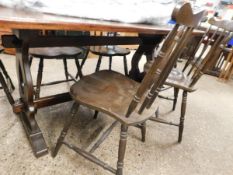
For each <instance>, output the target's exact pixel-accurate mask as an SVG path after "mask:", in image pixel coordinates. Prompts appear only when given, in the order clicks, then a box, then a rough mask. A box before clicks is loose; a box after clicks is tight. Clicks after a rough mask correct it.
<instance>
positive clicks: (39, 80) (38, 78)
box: [35, 58, 44, 99]
mask: <svg viewBox="0 0 233 175" xmlns="http://www.w3.org/2000/svg"><path fill="white" fill-rule="evenodd" d="M43 68H44V58H40V63H39V68H38V74H37V81H36V93H35V99H38V98H39V97H40V87H41V81H42V74H43Z"/></svg>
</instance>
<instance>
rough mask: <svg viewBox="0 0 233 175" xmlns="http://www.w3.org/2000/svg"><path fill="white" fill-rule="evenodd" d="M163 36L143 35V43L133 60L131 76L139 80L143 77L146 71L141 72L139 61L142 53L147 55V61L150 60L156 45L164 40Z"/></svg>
mask: <svg viewBox="0 0 233 175" xmlns="http://www.w3.org/2000/svg"><path fill="white" fill-rule="evenodd" d="M163 37H164V36H163V35H156V36H151V35H141V39H142V44H140V45H139V47H138V49H137V50H136V52H135V53H134V55H133V58H132V61H131V70H130V71H129V77H130V78H132V79H133V80H135V81H138V82H140V81H141V80H142V79H143V77H144V75H145V73H144V72H140V70H139V61H140V60H141V58H142V55H146V58H147V61H149V60H150V59H151V58H152V55H153V52H154V49H155V47H156V46H157V45H158V44H159V43H160V42H161V41H162V39H163Z"/></svg>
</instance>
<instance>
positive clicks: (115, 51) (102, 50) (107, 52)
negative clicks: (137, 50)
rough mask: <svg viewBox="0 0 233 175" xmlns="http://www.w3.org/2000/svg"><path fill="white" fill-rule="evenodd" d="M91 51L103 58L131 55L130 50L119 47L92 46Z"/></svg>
mask: <svg viewBox="0 0 233 175" xmlns="http://www.w3.org/2000/svg"><path fill="white" fill-rule="evenodd" d="M90 51H91V52H92V53H94V54H96V55H101V56H125V55H128V54H130V50H129V49H126V48H122V47H118V46H92V47H91V48H90Z"/></svg>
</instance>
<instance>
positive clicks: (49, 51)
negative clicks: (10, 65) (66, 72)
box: [29, 47, 82, 58]
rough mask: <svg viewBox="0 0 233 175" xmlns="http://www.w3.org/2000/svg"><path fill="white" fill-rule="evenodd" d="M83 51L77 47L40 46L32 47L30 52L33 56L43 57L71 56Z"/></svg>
mask: <svg viewBox="0 0 233 175" xmlns="http://www.w3.org/2000/svg"><path fill="white" fill-rule="evenodd" d="M81 53H82V50H81V49H80V48H77V47H38V48H30V49H29V54H30V55H32V56H33V57H43V58H64V57H65V58H70V57H72V58H73V57H75V56H77V55H79V54H81Z"/></svg>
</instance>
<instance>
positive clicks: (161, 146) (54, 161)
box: [0, 55, 233, 175]
mask: <svg viewBox="0 0 233 175" xmlns="http://www.w3.org/2000/svg"><path fill="white" fill-rule="evenodd" d="M1 58H2V60H3V62H4V63H5V65H6V67H7V69H8V71H9V74H10V75H11V77H12V79H13V81H14V82H15V84H16V86H17V79H16V74H15V59H14V57H12V56H8V55H1ZM113 61H114V63H113V69H115V70H121V71H122V70H123V69H122V62H123V61H122V59H121V58H119V59H117V58H114V60H113ZM95 64H96V60H95V59H90V60H88V62H87V64H86V65H85V66H84V74H88V73H91V72H92V71H93V70H94V66H95ZM107 64H108V63H107V61H104V64H103V67H102V68H105V67H106V68H107ZM141 65H143V64H141ZM37 66H38V61H37V60H34V62H33V65H32V70H33V71H32V75H33V77H34V78H35V75H36V72H37ZM69 68H70V72H72V73H75V72H76V69H75V66H74V65H73V61H72V60H70V61H69ZM44 75H46V76H45V77H44V79H43V81H44V82H47V81H50V80H57V79H62V78H63V77H64V73H63V67H62V61H57V60H50V61H46V62H45V70H44ZM70 84H71V83H70ZM70 84H66V83H64V84H60V85H56V86H49V87H43V88H42V96H43V95H48V94H54V93H57V92H63V91H68V90H69V85H70ZM197 88H198V90H197V91H196V92H194V93H192V94H189V95H188V107H187V114H186V120H185V130H184V135H183V141H182V143H181V144H177V133H178V132H177V131H178V130H177V128H176V127H173V126H167V125H163V124H158V123H153V122H150V121H149V122H147V130H148V132H147V138H146V139H147V140H146V142H145V143H142V142H141V141H140V131H139V130H138V129H136V128H133V127H131V128H130V129H129V136H128V144H127V152H126V157H125V168H124V173H125V175H141V174H144V175H171V174H172V175H232V174H233V164H232V162H233V146H232V144H233V136H232V133H233V81H232V80H231V81H230V82H228V83H223V82H220V81H218V80H217V79H216V78H215V77H211V76H207V75H205V76H203V77H202V79H201V80H200V81H199V82H198V85H197ZM167 93H168V95H171V92H167ZM13 95H14V97H17V96H18V94H17V90H15V91H14V94H13ZM180 95H181V94H180ZM0 96H1V98H0V121H1V122H0V143H1V144H0V172H1V173H0V174H2V175H8V174H12V175H21V174H25V175H32V174H45V175H47V174H52V175H53V174H54V175H55V174H56V175H60V174H61V175H66V174H67V175H71V174H78V175H103V174H111V173H108V172H107V171H104V170H103V169H102V168H100V167H98V166H96V165H95V164H93V163H90V162H89V161H87V160H85V159H84V158H82V157H81V156H79V155H77V154H76V153H74V152H73V151H71V150H69V149H67V148H66V147H64V146H63V147H62V148H61V150H60V152H59V154H58V156H57V157H56V158H52V157H51V150H52V149H53V147H54V145H55V142H56V139H57V137H58V135H59V133H60V131H61V129H62V127H63V124H64V122H65V118H66V116H67V115H69V110H70V107H71V103H70V102H68V103H64V104H60V105H55V106H52V107H47V108H43V109H40V110H38V113H37V116H36V118H37V121H38V124H39V126H40V127H41V130H42V132H43V134H44V137H45V141H46V143H47V145H48V147H49V154H48V155H46V156H43V157H41V158H38V159H37V158H35V157H34V155H33V154H32V150H31V147H30V144H29V142H28V140H27V138H26V135H25V133H24V129H23V127H22V124H21V122H20V120H19V118H18V116H17V115H15V114H14V113H13V112H12V110H11V107H10V105H9V104H8V102H7V100H6V97H5V96H4V93H3V92H2V91H1V92H0ZM171 106H172V103H171V102H169V101H166V100H161V107H160V112H161V117H163V118H168V119H171V120H176V121H178V119H179V111H180V110H179V109H180V101H178V106H177V110H176V111H175V112H170V109H171ZM78 115H80V119H79V120H77V119H76V121H75V123H74V124H73V127H72V128H71V130H70V132H69V135H68V137H67V140H70V141H71V142H72V143H75V144H77V145H79V146H80V147H82V148H87V147H88V146H89V145H91V144H92V143H93V142H94V140H95V139H96V138H97V137H98V136H99V135H100V133H101V132H103V131H104V130H105V129H106V128H107V127H108V126H109V125H110V124H111V121H112V119H110V118H109V117H107V116H105V115H103V114H100V116H99V118H98V119H97V120H93V119H92V115H93V111H91V110H89V109H87V108H84V107H82V108H81V110H80V112H79V114H78ZM118 139H119V125H117V127H116V128H115V129H114V130H113V132H112V133H111V135H110V136H109V137H108V139H107V140H106V141H105V142H104V143H103V144H102V145H101V146H100V148H99V149H97V150H96V152H95V155H96V156H97V157H100V158H102V159H103V160H104V161H106V162H108V163H109V164H110V165H112V166H114V167H115V164H116V158H117V148H118Z"/></svg>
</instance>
